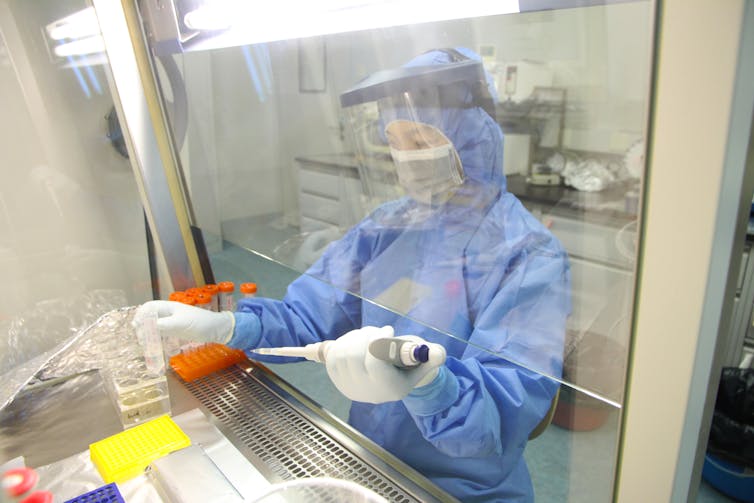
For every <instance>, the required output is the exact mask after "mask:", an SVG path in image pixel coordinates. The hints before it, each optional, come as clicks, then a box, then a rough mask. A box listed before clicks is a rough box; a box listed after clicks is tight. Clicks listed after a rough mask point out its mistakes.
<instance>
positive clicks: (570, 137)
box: [177, 2, 652, 500]
mask: <svg viewBox="0 0 754 503" xmlns="http://www.w3.org/2000/svg"><path fill="white" fill-rule="evenodd" d="M650 19H651V16H650V5H649V3H647V2H637V3H619V4H615V5H609V6H597V7H590V8H581V9H568V10H564V11H552V12H547V13H532V14H521V15H516V16H496V17H488V18H484V19H481V18H480V19H467V20H458V21H449V22H438V23H426V24H420V25H414V26H408V27H400V28H388V29H381V30H370V31H364V32H355V33H349V34H340V35H327V36H324V37H323V39H322V40H323V44H324V49H323V50H324V53H325V58H323V60H326V62H327V64H326V67H322V68H317V69H312V70H317V71H322V72H324V75H325V79H326V85H325V86H321V87H318V89H321V90H322V91H321V92H306V93H304V92H302V91H301V82H299V77H300V74H299V63H300V62H299V58H301V57H302V54H301V53H300V49H299V47H300V44H299V41H297V40H289V41H281V42H275V43H268V44H259V45H255V46H251V47H242V48H228V49H223V50H217V51H212V52H209V53H201V52H191V53H186V54H183V55H182V56H179V57H177V59H178V60H179V63H180V65H181V66H182V70H183V74H184V78H185V80H186V89H187V96H188V103H189V109H190V110H189V116H190V123H191V125H190V127H189V129H188V140H187V142H186V145H185V147H184V148H183V150H182V163H183V165H184V169H185V170H186V175H187V176H186V178H187V180H188V181H189V185H190V186H191V196H192V202H193V204H194V209H195V210H196V213H197V218H198V224H199V226H200V227H201V228H202V229H203V230H205V232H206V233H207V234H208V235H216V236H218V237H217V239H215V240H213V239H211V238H210V239H208V242H209V243H210V251H211V252H213V248H212V247H213V246H214V253H213V265H215V264H217V263H218V259H219V257H227V254H228V253H229V251H230V250H237V248H235V247H233V246H232V243H234V244H237V245H239V246H241V247H242V248H248V249H250V250H252V251H253V252H254V253H256V254H257V255H256V257H257V258H259V257H262V258H266V259H270V260H269V261H268V262H267V265H257V266H254V267H255V268H252V269H244V273H243V274H247V275H249V276H251V277H250V278H249V277H243V274H242V275H241V276H242V277H241V278H239V279H238V280H239V281H240V280H243V281H247V280H255V281H256V280H257V278H256V277H254V276H255V275H257V274H260V271H263V270H265V268H266V267H271V266H272V265H274V263H277V264H278V265H280V264H282V265H284V266H287V267H289V268H292V269H294V270H295V271H298V272H299V273H305V274H304V275H302V276H300V277H297V278H290V279H289V280H288V281H285V282H284V283H282V284H283V285H284V287H283V288H279V295H278V296H274V297H276V298H277V299H283V302H282V303H281V302H280V300H275V301H273V300H270V298H269V297H270V296H269V295H267V294H266V293H265V292H264V288H265V286H264V284H265V282H264V281H257V282H258V283H259V284H260V297H263V298H259V299H257V300H255V301H250V302H248V303H245V302H242V303H241V310H242V311H245V312H246V313H248V314H252V313H253V315H254V316H258V317H260V318H261V320H262V322H261V326H262V327H264V329H263V330H262V331H261V334H259V335H258V338H257V337H256V336H255V337H251V336H249V338H248V339H247V343H248V345H249V346H254V345H261V346H264V347H271V346H284V345H300V344H306V343H309V342H316V341H318V340H322V339H335V338H338V337H340V336H342V335H343V334H345V333H347V332H349V331H351V330H353V329H360V328H361V327H363V326H365V325H374V326H383V325H390V326H392V327H393V328H394V330H395V333H396V335H406V334H412V335H419V336H421V337H422V338H424V339H426V340H428V341H430V342H436V343H439V344H442V345H443V346H444V347H445V348H446V350H447V353H448V360H447V363H446V364H445V365H443V366H442V370H441V371H439V372H438V375H437V376H436V378H437V382H439V383H441V385H442V386H441V385H437V386H438V388H437V390H435V391H436V392H437V395H436V396H435V395H433V396H432V399H433V400H438V401H437V402H431V401H430V403H435V404H438V408H437V409H436V410H432V411H429V412H430V413H429V414H427V415H426V416H424V415H422V413H423V412H427V411H426V410H425V409H423V408H422V406H419V405H416V407H417V408H415V409H412V407H414V405H411V403H412V400H413V399H412V398H411V396H409V398H406V399H403V400H402V401H388V402H386V403H381V404H369V403H364V402H369V400H368V398H369V397H367V396H359V397H358V400H357V401H356V402H354V404H353V405H352V406H350V421H351V423H352V424H354V425H355V426H357V427H358V428H359V429H360V430H361V431H363V432H364V433H366V434H367V435H368V436H370V437H371V438H373V439H375V440H376V441H377V442H378V443H380V444H381V445H384V446H386V447H387V448H389V449H391V450H392V451H394V452H396V453H397V454H398V455H399V456H400V457H402V458H403V459H405V460H407V461H408V462H409V463H410V464H412V465H413V466H416V467H418V468H420V469H421V470H422V471H424V472H425V473H426V474H428V475H429V476H430V477H431V478H433V480H437V481H439V480H441V479H442V480H445V481H446V482H443V483H444V484H445V486H444V487H446V488H447V489H449V490H450V492H452V493H454V494H457V495H460V496H461V497H462V499H463V498H464V497H466V498H468V497H470V494H468V493H464V492H463V491H464V489H461V486H462V485H463V483H461V482H460V481H468V480H471V481H474V482H477V483H478V484H479V487H481V488H482V489H479V491H480V493H481V494H485V495H491V494H496V495H501V494H502V495H506V496H508V497H510V496H511V495H513V494H521V495H524V496H527V495H528V496H531V492H530V489H528V476H527V475H526V474H525V472H524V470H525V468H522V467H523V466H524V465H523V461H522V459H521V457H520V454H521V453H520V452H518V454H515V452H516V449H513V450H511V449H506V448H505V446H508V445H509V444H508V443H507V442H515V439H518V440H520V441H521V442H523V443H521V444H516V445H520V446H521V448H522V449H523V445H525V442H526V437H527V435H528V431H531V429H532V428H534V426H535V425H536V424H537V423H538V421H539V420H541V419H542V417H544V415H545V413H546V412H547V409H548V407H549V405H550V404H551V403H552V398H553V396H554V395H555V393H556V391H557V390H558V389H560V397H561V399H560V400H559V403H561V402H562V403H567V402H568V400H570V399H571V398H572V396H573V395H574V394H577V395H579V396H581V395H583V396H584V397H590V399H592V400H595V401H596V402H598V403H599V404H600V406H601V407H606V408H607V410H609V411H610V414H608V416H609V417H608V418H607V419H606V420H605V421H604V423H603V425H602V426H600V428H597V429H596V430H603V429H605V430H608V431H609V434H608V435H606V437H609V438H610V439H613V440H614V438H615V436H616V432H617V427H618V425H617V419H615V420H612V421H611V420H608V419H609V418H617V416H618V414H617V411H618V409H619V407H620V404H621V402H622V396H623V387H624V375H625V365H626V358H627V355H626V348H627V347H628V342H629V341H628V338H629V335H630V320H631V313H632V309H633V306H632V301H633V299H632V295H633V281H634V266H635V253H636V252H635V251H636V249H637V244H638V243H637V241H636V240H637V236H638V235H639V226H638V224H639V219H638V217H639V215H638V208H639V194H640V193H641V190H640V188H641V179H642V176H643V149H644V147H643V145H644V134H645V126H644V124H645V120H644V119H645V117H644V114H645V108H646V104H647V101H648V99H647V96H648V85H647V82H648V78H649V60H648V54H650V52H651V51H649V50H648V48H647V47H646V43H648V42H647V41H648V40H649V39H650V36H651V33H652V31H651V26H650ZM629 21H630V22H629ZM629 26H630V28H628V27H629ZM450 47H453V48H458V49H457V51H447V50H441V51H436V50H435V51H431V50H432V49H438V48H450ZM464 48H471V49H472V50H467V49H464ZM628 48H630V49H628ZM477 49H478V51H477ZM427 51H431V52H427ZM477 52H478V53H480V54H482V55H483V56H484V57H483V58H480V57H479V56H477V55H476V54H475V53H477ZM412 58H416V59H412ZM407 61H411V62H410V63H408V64H406V62H407ZM309 63H311V61H310V62H309ZM445 70H447V72H445ZM260 76H261V77H260ZM262 77H263V78H262ZM207 97H211V98H212V99H211V100H210V101H209V102H208V101H207ZM236 260H237V261H238V263H237V264H236V265H238V264H240V263H241V262H243V260H242V259H239V258H238V257H237V256H236V257H235V258H234V259H232V260H231V262H234V263H235V261H236ZM262 262H265V261H262ZM247 271H248V272H247ZM215 275H216V277H217V278H218V279H230V278H228V277H227V276H222V275H220V274H217V273H216V274H215ZM271 280H272V281H275V282H277V280H276V279H274V278H271ZM286 287H287V293H285V291H284V288H286ZM264 297H267V298H264ZM236 343H240V342H239V341H238V340H237V341H236ZM296 365H302V364H296ZM307 365H308V364H307ZM284 368H285V367H284V366H283V367H280V368H276V370H277V371H279V372H281V373H283V374H284V375H285V370H284ZM289 368H294V367H289ZM309 368H319V369H320V371H321V372H326V370H325V369H323V368H322V367H317V366H316V365H314V366H312V365H309ZM323 376H324V374H323ZM449 376H450V377H449ZM323 378H324V379H326V380H327V382H330V383H331V382H332V381H334V379H333V378H332V375H330V374H328V375H327V376H326V377H323ZM453 383H455V384H453ZM335 384H336V385H337V382H336V383H335ZM454 385H458V391H457V394H454V393H455V392H451V391H452V390H450V391H449V389H450V388H444V387H443V386H449V387H453V386H454ZM370 386H371V384H370ZM315 387H316V386H315ZM365 387H366V386H365ZM336 389H337V388H336ZM433 389H434V388H433ZM341 391H342V390H341ZM330 392H332V388H330V391H329V392H327V393H330ZM312 393H313V394H316V390H312ZM412 393H414V392H412ZM336 395H338V396H340V395H339V394H338V393H337V392H336ZM328 396H330V395H329V394H328ZM449 396H453V397H455V398H454V400H452V401H448V402H447V403H446V402H443V401H442V397H446V399H447V397H449ZM316 398H317V397H316V396H315V399H316ZM340 398H342V397H340ZM365 398H367V399H366V400H365ZM516 398H518V399H520V401H518V402H517V403H516V404H515V405H513V404H512V403H510V402H506V400H509V401H510V400H515V399H516ZM323 403H327V402H326V401H324V400H323ZM413 403H414V404H415V403H416V402H413ZM506 403H507V407H506V406H503V405H502V404H506ZM440 406H442V407H440ZM337 407H339V408H338V410H339V411H342V410H344V408H343V406H342V403H341V404H340V405H338V406H337ZM464 407H467V408H464ZM475 407H476V408H475ZM345 408H346V409H347V408H348V407H345ZM409 410H410V411H409ZM440 410H442V411H444V414H445V415H444V416H443V413H440V416H441V417H440V418H438V416H436V415H433V414H435V413H439V411H440ZM480 410H483V411H484V412H483V413H482V414H481V415H477V414H476V413H477V412H479V411H480ZM561 414H562V408H561ZM482 416H484V417H482ZM417 418H420V419H417ZM426 418H433V419H426ZM461 418H463V420H462V419H461ZM388 419H389V420H394V421H395V422H392V423H391V422H390V421H389V420H388ZM424 419H426V420H424ZM450 419H455V420H457V424H455V425H454V426H452V427H450V426H449V425H448V424H447V423H445V422H444V420H450ZM490 421H491V422H490ZM490 424H495V425H497V427H496V428H487V427H488V426H489V425H490ZM391 425H392V426H391ZM417 425H418V426H417ZM563 425H564V426H563V428H564V429H565V430H566V431H570V430H571V429H573V430H578V429H579V427H577V426H576V425H575V424H571V423H569V422H568V421H565V422H564V423H563ZM417 427H418V432H417V431H416V428H417ZM404 429H407V431H411V432H412V435H411V436H409V437H404V436H402V432H403V430H404ZM550 430H551V429H548V430H547V432H549V431H550ZM590 435H591V432H590ZM589 438H593V437H589ZM461 440H463V442H461ZM542 442H543V440H541V439H538V440H537V444H536V445H542ZM583 442H584V443H585V444H588V443H590V441H589V440H586V439H585V440H583ZM554 445H555V444H552V445H549V446H548V448H554ZM475 449H476V450H475ZM501 452H502V454H500V453H501ZM527 452H528V450H527ZM606 452H608V457H609V459H612V457H610V455H611V454H612V453H613V452H614V444H613V445H611V446H610V447H609V449H607V450H606ZM508 455H510V456H511V457H510V458H506V456H508ZM475 456H478V457H479V458H480V459H485V460H487V461H488V463H487V464H486V465H484V466H481V465H480V466H476V465H475V464H474V463H475V462H476V460H477V458H475ZM459 458H463V459H464V462H463V463H459V462H458V460H459ZM470 458H473V460H472V461H469V462H468V464H466V460H468V459H470ZM514 458H515V459H514ZM492 459H494V460H495V461H494V462H492V461H491V460H492ZM603 459H605V458H603ZM568 462H569V463H572V464H573V465H574V466H570V464H568V465H567V466H566V467H564V468H563V469H564V470H565V472H566V473H565V474H564V477H565V478H568V479H569V480H570V481H571V483H573V485H572V488H574V487H577V486H578V487H579V492H581V490H582V489H583V490H584V491H585V492H588V490H587V489H585V487H586V486H585V485H580V484H578V483H575V481H576V480H577V479H579V477H578V474H577V473H576V472H578V467H577V466H576V465H578V463H577V462H576V461H575V458H573V459H569V460H568ZM494 463H497V464H496V465H495V470H494V473H493V471H487V469H488V468H489V466H492V465H493V464H494ZM451 464H452V465H453V469H452V470H449V469H448V467H449V466H451ZM441 465H442V466H441ZM612 467H613V465H611V464H610V463H605V464H604V465H603V468H604V470H605V471H606V473H612ZM530 468H531V467H530ZM443 470H446V471H443ZM531 471H532V472H534V470H531ZM569 471H572V472H571V473H568V472H569ZM534 480H535V482H536V483H537V484H538V483H539V482H537V481H541V480H542V479H541V478H537V477H536V476H534ZM603 480H607V481H608V482H606V483H607V484H610V482H609V481H610V480H612V478H611V477H609V476H606V477H605V478H604V479H603ZM459 491H460V492H459ZM485 491H487V492H486V493H485ZM517 491H518V492H517ZM596 492H597V493H599V494H601V495H608V494H609V488H608V489H605V491H604V492H601V491H596ZM581 496H582V499H583V493H582V494H581ZM568 497H570V498H573V499H574V500H579V497H578V496H577V493H573V492H569V493H568ZM605 498H606V499H607V498H609V497H608V496H605Z"/></svg>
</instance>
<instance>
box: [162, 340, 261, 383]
mask: <svg viewBox="0 0 754 503" xmlns="http://www.w3.org/2000/svg"><path fill="white" fill-rule="evenodd" d="M245 359H246V354H245V353H244V352H243V351H241V350H240V349H233V348H229V347H228V346H225V345H223V344H217V343H215V342H210V343H208V344H203V345H201V346H199V347H197V348H192V349H188V350H184V351H183V352H181V353H178V354H177V355H173V356H171V357H170V367H171V368H172V369H173V370H174V371H175V373H176V374H178V375H179V376H181V379H183V380H184V381H186V382H191V381H193V380H195V379H199V378H200V377H204V376H206V375H207V374H211V373H212V372H217V371H218V370H222V369H224V368H227V367H230V366H231V365H234V364H236V363H239V362H242V361H244V360H245Z"/></svg>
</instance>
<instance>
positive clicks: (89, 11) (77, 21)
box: [45, 7, 99, 40]
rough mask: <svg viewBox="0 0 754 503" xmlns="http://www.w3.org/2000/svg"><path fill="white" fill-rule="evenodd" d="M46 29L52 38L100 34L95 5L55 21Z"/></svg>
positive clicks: (61, 38) (63, 38) (59, 38)
mask: <svg viewBox="0 0 754 503" xmlns="http://www.w3.org/2000/svg"><path fill="white" fill-rule="evenodd" d="M45 30H46V31H47V36H48V37H50V38H51V39H52V40H66V39H71V40H72V39H77V38H85V37H91V36H92V35H97V34H99V24H98V23H97V14H96V13H95V12H94V8H93V7H87V8H86V9H83V10H80V11H78V12H75V13H73V14H71V15H70V16H66V17H64V18H61V19H58V20H56V21H53V22H52V23H50V24H48V25H47V26H46V27H45Z"/></svg>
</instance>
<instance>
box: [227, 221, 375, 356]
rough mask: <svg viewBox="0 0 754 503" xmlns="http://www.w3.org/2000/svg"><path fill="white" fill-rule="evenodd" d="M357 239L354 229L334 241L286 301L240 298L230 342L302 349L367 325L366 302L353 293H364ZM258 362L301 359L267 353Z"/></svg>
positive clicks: (247, 346)
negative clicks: (363, 304) (364, 317)
mask: <svg viewBox="0 0 754 503" xmlns="http://www.w3.org/2000/svg"><path fill="white" fill-rule="evenodd" d="M357 236H358V228H354V229H351V230H350V231H349V232H348V233H347V234H346V235H345V236H344V237H343V238H341V239H340V240H338V241H336V242H334V243H332V244H331V245H330V246H329V247H328V248H327V249H326V250H325V252H324V254H323V255H322V257H320V259H319V260H318V261H317V262H316V263H315V264H313V265H312V266H311V267H310V268H309V270H307V271H306V273H304V274H302V275H301V276H300V277H298V278H297V279H296V280H295V281H294V282H293V283H291V284H290V285H289V286H288V289H287V292H286V294H285V297H284V298H283V300H275V299H266V298H252V299H242V300H240V301H239V302H238V308H237V310H236V313H235V318H236V328H235V330H234V334H233V338H232V339H231V341H230V343H229V344H230V345H231V346H233V347H237V348H241V349H244V350H248V349H253V348H258V347H274V346H302V345H306V344H310V343H314V342H319V341H322V340H326V339H334V338H336V337H338V336H340V335H342V334H344V333H346V332H348V331H350V330H353V329H354V328H357V327H359V326H361V314H360V313H361V304H360V301H359V299H358V297H356V296H354V295H351V294H348V293H347V291H357V292H358V278H359V275H358V271H359V270H360V263H361V260H360V258H359V256H358V254H359V249H360V247H359V242H358V239H357ZM254 358H255V359H259V360H265V361H270V362H275V363H282V362H285V361H296V360H297V359H291V358H281V357H262V356H261V355H255V356H254Z"/></svg>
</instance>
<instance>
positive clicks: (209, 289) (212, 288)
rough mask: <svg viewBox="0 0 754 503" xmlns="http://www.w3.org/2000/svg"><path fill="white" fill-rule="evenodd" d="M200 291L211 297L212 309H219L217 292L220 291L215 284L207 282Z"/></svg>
mask: <svg viewBox="0 0 754 503" xmlns="http://www.w3.org/2000/svg"><path fill="white" fill-rule="evenodd" d="M202 291H203V292H204V293H206V294H207V295H209V296H210V297H211V298H212V311H219V301H218V298H217V294H219V293H220V288H219V287H218V286H217V285H215V284H212V283H208V284H206V285H204V286H203V287H202Z"/></svg>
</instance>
